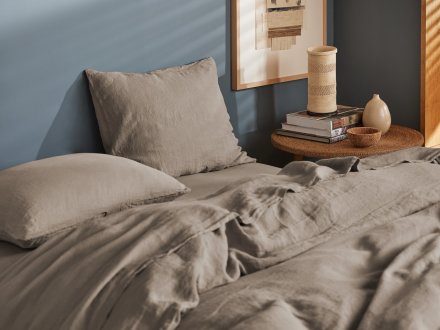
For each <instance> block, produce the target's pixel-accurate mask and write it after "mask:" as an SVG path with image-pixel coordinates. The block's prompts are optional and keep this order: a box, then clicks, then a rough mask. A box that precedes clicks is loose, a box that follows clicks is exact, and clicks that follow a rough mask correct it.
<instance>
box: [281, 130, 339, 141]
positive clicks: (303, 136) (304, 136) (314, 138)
mask: <svg viewBox="0 0 440 330" xmlns="http://www.w3.org/2000/svg"><path fill="white" fill-rule="evenodd" d="M277 134H279V135H284V136H288V137H293V138H297V139H303V140H309V141H316V142H322V143H335V142H339V141H342V140H345V139H346V137H347V135H346V134H342V135H338V136H335V137H322V136H315V135H309V134H302V133H296V132H292V131H286V130H283V129H278V130H277Z"/></svg>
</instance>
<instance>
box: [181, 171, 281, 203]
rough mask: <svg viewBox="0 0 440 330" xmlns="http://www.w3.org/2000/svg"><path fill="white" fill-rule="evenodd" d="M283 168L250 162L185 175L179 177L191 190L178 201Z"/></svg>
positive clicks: (204, 194)
mask: <svg viewBox="0 0 440 330" xmlns="http://www.w3.org/2000/svg"><path fill="white" fill-rule="evenodd" d="M280 170H281V169H280V168H278V167H274V166H270V165H266V164H261V163H249V164H242V165H237V166H233V167H229V168H226V169H224V170H221V171H214V172H208V173H197V174H193V175H185V176H181V177H179V178H178V180H179V181H180V182H182V183H183V184H184V185H185V186H187V187H188V188H190V189H191V191H190V192H189V193H187V194H185V195H182V196H179V197H178V198H177V199H176V200H178V201H189V200H196V199H199V198H203V197H206V196H208V195H211V194H214V193H216V192H217V191H218V190H220V189H221V188H223V187H224V186H225V185H227V184H231V183H233V182H236V181H238V180H246V179H249V178H250V177H254V176H257V175H259V174H277V173H278V172H279V171H280Z"/></svg>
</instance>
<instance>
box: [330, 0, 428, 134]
mask: <svg viewBox="0 0 440 330" xmlns="http://www.w3.org/2000/svg"><path fill="white" fill-rule="evenodd" d="M334 11H335V15H334V19H335V21H334V22H335V24H334V29H335V31H334V33H335V39H334V41H335V45H336V47H337V48H338V50H339V52H338V57H337V67H338V69H337V79H338V101H339V103H342V104H344V103H345V104H353V105H358V106H364V105H365V104H366V102H367V101H368V100H369V99H370V98H371V96H372V94H373V93H378V94H380V96H381V98H382V99H383V100H384V101H385V102H387V104H388V107H389V108H390V112H391V116H392V121H393V122H394V123H395V124H400V125H405V126H409V127H412V128H416V129H418V128H419V125H420V115H419V109H420V0H386V1H383V0H368V1H365V0H338V1H335V3H334Z"/></svg>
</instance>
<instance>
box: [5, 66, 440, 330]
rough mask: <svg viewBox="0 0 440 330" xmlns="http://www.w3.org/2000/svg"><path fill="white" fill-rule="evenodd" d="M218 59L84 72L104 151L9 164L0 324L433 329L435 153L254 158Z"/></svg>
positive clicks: (439, 219) (438, 249) (439, 244)
mask: <svg viewBox="0 0 440 330" xmlns="http://www.w3.org/2000/svg"><path fill="white" fill-rule="evenodd" d="M213 67H214V64H213V62H212V60H209V59H208V60H203V61H201V62H197V63H195V64H190V65H189V66H184V67H179V68H177V69H171V70H170V69H167V70H165V71H161V72H156V73H152V74H147V75H146V76H144V75H142V76H138V75H133V74H121V73H112V74H110V75H108V74H103V73H98V72H95V71H90V72H89V74H90V75H91V77H89V79H90V80H91V81H90V83H91V89H92V95H93V96H94V104H95V107H96V108H97V109H96V110H97V116H98V122H99V124H100V130H101V135H102V138H103V143H104V146H105V148H106V151H107V155H100V154H73V155H65V156H59V157H53V158H48V159H43V160H38V161H35V162H30V163H27V164H22V165H19V166H16V167H13V168H10V169H6V170H3V171H0V212H1V214H2V219H1V221H0V239H1V240H3V241H4V242H2V243H0V292H1V295H0V328H2V329H3V328H5V329H176V328H177V329H433V328H439V327H440V316H439V313H438V306H439V305H440V301H439V299H440V298H439V297H440V294H439V293H440V292H439V291H440V283H439V281H438V278H439V272H440V267H439V260H440V258H439V256H440V237H439V234H438V233H439V232H440V204H439V201H440V168H439V162H440V149H429V148H411V149H406V150H402V151H398V152H394V153H390V154H385V155H380V156H374V157H369V158H364V159H358V158H356V157H344V158H333V159H326V160H319V161H317V162H310V161H299V162H292V163H289V164H287V165H286V166H285V167H283V168H282V169H280V168H277V167H273V166H268V165H264V164H259V163H257V162H255V160H254V159H252V158H250V157H249V156H247V155H246V153H244V152H243V151H242V150H241V149H240V148H239V147H238V145H237V141H236V139H235V137H234V136H233V133H232V128H231V127H230V124H229V126H228V123H229V120H228V118H227V117H226V116H225V114H226V111H225V109H224V104H223V105H221V104H218V109H220V110H221V111H218V109H217V110H215V111H214V112H212V113H210V111H211V110H212V107H213V106H212V102H213V100H216V99H217V100H220V98H219V94H218V86H217V87H216V88H214V87H215V86H214V87H213V88H212V89H210V88H209V87H208V88H207V87H206V86H207V85H209V81H215V84H217V76H216V72H215V71H213ZM206 70H207V71H208V72H209V73H210V74H209V75H208V76H209V79H208V78H206ZM170 75H171V76H173V79H171V83H173V82H175V81H176V79H177V80H179V79H188V76H189V77H190V78H191V77H192V78H194V76H193V75H196V76H197V79H193V80H192V81H191V83H188V82H185V83H182V82H181V83H179V84H178V85H177V86H176V85H174V86H173V88H172V90H173V93H174V94H179V93H181V94H182V95H185V97H187V95H188V88H189V86H190V87H191V90H194V89H196V90H197V88H200V91H203V93H202V94H203V95H200V94H199V95H198V97H197V100H196V101H195V100H194V99H190V100H189V101H186V102H177V103H176V102H174V101H170V100H162V102H160V107H159V108H155V107H154V106H151V105H152V104H154V103H155V102H156V99H157V95H160V93H164V95H166V97H167V98H168V97H169V95H170V91H165V92H164V91H163V90H164V89H166V85H167V84H162V83H163V82H165V81H167V79H169V77H170ZM121 77H122V78H121ZM132 78H133V79H132ZM132 80H133V81H132ZM143 80H146V81H143ZM118 81H121V82H122V83H121V85H117V86H116V87H117V88H116V87H115V84H116V83H117V82H118ZM141 81H143V82H142V83H141ZM149 83H151V85H148V84H149ZM144 84H147V85H148V86H149V88H148V90H150V89H153V90H154V88H157V86H159V88H160V90H158V91H155V92H154V93H153V96H152V98H151V99H149V100H148V102H146V100H145V99H142V100H140V101H139V98H137V99H136V100H134V98H133V96H130V97H126V98H125V97H124V95H121V93H122V94H124V93H126V92H127V91H129V92H130V93H131V92H132V91H133V90H135V91H136V90H137V89H139V88H140V86H143V87H145V86H144ZM197 84H199V86H197ZM97 90H99V91H97ZM141 90H142V89H141ZM109 93H112V94H115V93H116V94H118V95H117V96H118V97H117V98H112V97H113V96H112V95H109ZM136 93H137V94H136V95H139V90H138V91H137V92H136ZM141 94H142V93H141ZM143 94H145V92H144V93H143ZM193 94H194V93H193ZM204 95H208V97H207V99H206V100H204V99H203V97H204ZM109 100H110V101H109ZM121 100H122V101H121ZM106 102H110V104H106ZM163 102H165V104H166V111H163V104H164V103H163ZM166 102H168V103H166ZM139 103H140V104H141V106H139ZM145 104H147V105H148V106H149V108H147V109H145ZM173 104H174V108H173ZM176 104H178V106H177V107H176V106H175V105H176ZM197 104H201V105H202V107H201V109H199V111H197V112H196V113H194V114H193V115H192V116H191V115H188V116H189V117H190V118H189V119H186V118H183V117H182V116H181V115H180V114H179V113H178V112H176V113H173V115H170V113H172V111H173V109H175V110H176V109H177V110H178V111H182V107H183V108H184V107H185V106H187V107H188V109H186V110H185V111H186V112H185V113H186V114H188V113H190V112H191V111H193V109H194V107H195V106H196V105H197ZM100 107H101V109H100ZM122 108H123V110H121V109H122ZM214 108H215V107H214ZM139 109H141V111H140V112H139V113H137V111H139ZM113 110H114V113H111V112H112V111H113ZM177 110H176V111H177ZM146 111H147V112H152V114H150V115H148V116H145V115H144V114H145V112H146ZM206 113H207V115H206ZM112 114H113V115H114V116H116V117H114V116H113V117H112ZM125 115H126V116H127V117H124V116H125ZM204 116H205V117H204ZM115 118H116V119H115ZM133 118H135V120H134V119H133ZM152 118H155V120H154V121H153V122H152ZM203 118H204V119H203ZM212 118H215V120H214V123H215V124H216V125H214V124H213V122H209V121H210V120H212ZM176 119H177V120H176ZM163 120H168V121H167V123H168V124H169V125H170V129H167V127H165V129H163V130H162V129H160V130H158V127H159V128H162V127H163V124H161V125H157V122H158V121H159V122H161V121H163ZM185 120H187V121H186V122H185ZM176 122H177V123H176ZM182 122H185V125H184V126H185V127H181V123H182ZM162 123H163V122H162ZM197 123H198V124H199V126H198V127H197V128H194V129H191V130H188V126H187V125H196V124H197ZM115 125H116V127H115ZM118 125H119V126H118ZM124 125H127V127H129V129H127V127H122V126H124ZM179 125H180V126H179ZM147 128H148V129H147ZM163 131H164V132H163ZM175 131H178V133H179V134H180V139H177V138H176V136H174V137H173V139H172V141H173V142H174V143H175V144H174V145H170V135H172V134H173V132H175ZM151 132H154V136H155V138H154V139H151ZM196 137H197V144H195V142H194V141H195V139H196ZM145 150H146V151H145ZM176 159H177V160H176Z"/></svg>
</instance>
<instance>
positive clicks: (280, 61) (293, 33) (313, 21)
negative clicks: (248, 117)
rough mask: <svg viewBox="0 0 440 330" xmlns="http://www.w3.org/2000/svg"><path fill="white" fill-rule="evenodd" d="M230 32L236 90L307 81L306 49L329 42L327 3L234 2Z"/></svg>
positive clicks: (297, 0)
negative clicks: (293, 81)
mask: <svg viewBox="0 0 440 330" xmlns="http://www.w3.org/2000/svg"><path fill="white" fill-rule="evenodd" d="M305 1H307V2H305ZM289 6H290V7H289ZM278 7H283V8H282V9H281V8H278ZM249 9H250V10H249ZM252 9H253V10H252ZM299 11H301V12H302V13H301V15H303V16H302V17H300V16H299V14H300V13H299ZM243 12H244V13H245V15H246V16H243ZM270 15H271V16H270ZM275 15H283V16H275ZM286 15H290V16H288V17H287V18H286ZM283 22H286V23H283ZM292 22H294V23H292ZM295 22H297V23H295ZM282 24H285V26H283V25H282ZM294 24H295V26H292V25H294ZM321 25H322V27H321ZM231 32H232V38H231V43H232V44H231V52H232V54H231V55H232V56H231V58H232V89H234V90H242V89H247V88H253V87H259V86H264V85H271V84H275V83H282V82H286V81H291V80H298V79H306V78H307V77H308V73H307V48H308V47H312V46H321V45H326V44H327V0H321V1H319V0H231ZM253 47H254V48H253ZM243 54H245V55H243Z"/></svg>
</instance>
